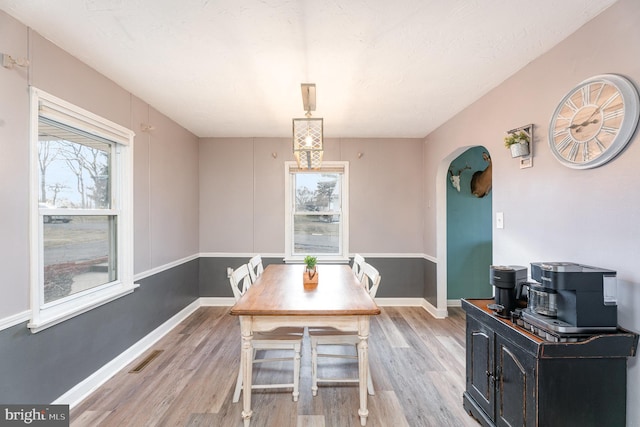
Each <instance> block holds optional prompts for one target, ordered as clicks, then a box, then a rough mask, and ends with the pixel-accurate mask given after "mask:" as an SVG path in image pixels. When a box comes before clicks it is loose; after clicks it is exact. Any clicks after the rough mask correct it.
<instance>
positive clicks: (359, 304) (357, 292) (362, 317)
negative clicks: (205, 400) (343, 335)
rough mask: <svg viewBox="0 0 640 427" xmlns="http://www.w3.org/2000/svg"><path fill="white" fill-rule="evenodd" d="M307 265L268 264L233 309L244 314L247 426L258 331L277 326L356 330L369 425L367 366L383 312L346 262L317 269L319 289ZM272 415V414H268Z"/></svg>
mask: <svg viewBox="0 0 640 427" xmlns="http://www.w3.org/2000/svg"><path fill="white" fill-rule="evenodd" d="M303 272H304V265H302V264H270V265H268V266H267V267H266V268H265V270H264V272H263V273H262V275H261V276H260V277H259V278H258V279H257V280H256V281H255V283H254V284H253V285H252V286H251V287H250V288H249V289H248V290H247V292H245V294H244V295H243V296H242V297H241V298H240V299H239V300H238V301H237V302H236V304H235V305H234V306H233V307H232V308H231V314H233V315H236V316H240V330H241V334H242V351H241V360H240V363H241V364H242V368H243V369H242V371H243V379H242V381H243V389H242V402H243V410H242V418H243V419H244V425H245V427H247V426H249V423H250V420H251V415H252V413H253V412H252V409H251V384H252V369H253V349H252V345H251V339H252V336H253V333H254V332H267V331H272V330H274V329H276V328H279V327H287V326H291V327H304V326H312V327H314V326H315V327H321V326H324V327H333V328H336V329H338V330H341V331H357V333H358V336H359V338H360V342H359V343H358V346H357V347H358V375H359V394H360V408H359V409H358V415H359V416H360V424H361V425H363V426H364V425H366V422H367V416H368V415H369V411H368V409H367V380H368V378H367V377H368V372H369V370H368V366H369V356H368V352H369V346H368V338H369V319H370V316H373V315H377V314H380V308H379V307H378V306H377V305H376V303H375V301H374V300H373V298H371V296H370V295H369V293H368V292H367V291H366V290H365V288H364V287H363V286H362V285H361V284H360V282H359V281H358V279H357V278H356V276H355V274H354V273H353V272H352V270H351V268H350V267H349V265H347V264H339V265H329V264H321V265H319V266H318V273H317V274H318V285H317V286H316V287H315V288H311V289H308V288H305V286H304V285H303V280H302V276H303ZM264 415H265V416H268V414H264Z"/></svg>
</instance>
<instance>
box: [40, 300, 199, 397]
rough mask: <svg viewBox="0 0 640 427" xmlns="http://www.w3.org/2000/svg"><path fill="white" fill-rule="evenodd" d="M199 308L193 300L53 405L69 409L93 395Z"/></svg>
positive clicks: (197, 303) (197, 302)
mask: <svg viewBox="0 0 640 427" xmlns="http://www.w3.org/2000/svg"><path fill="white" fill-rule="evenodd" d="M198 307H200V300H199V299H198V300H195V301H194V302H192V303H191V304H189V305H188V306H186V307H185V308H184V309H182V310H181V311H180V312H179V313H177V314H176V315H174V316H173V317H172V318H170V319H169V320H167V321H166V322H164V323H163V324H162V325H160V326H158V327H157V328H156V329H154V330H153V331H152V332H150V333H149V334H147V335H146V336H145V337H144V338H142V339H141V340H140V341H138V342H137V343H135V344H134V345H132V346H131V347H129V348H128V349H127V350H125V351H124V352H122V353H120V355H118V356H116V357H115V358H114V359H113V360H111V361H110V362H108V363H107V364H105V365H104V366H103V367H102V368H100V369H98V370H97V371H96V372H94V373H93V374H91V375H90V376H89V377H87V378H85V379H84V380H83V381H82V382H80V383H78V384H77V385H76V386H75V387H73V388H72V389H70V390H69V391H67V392H66V393H64V394H63V395H62V396H60V397H58V398H57V399H56V400H55V401H54V402H52V403H53V404H63V405H69V407H70V408H73V407H74V406H76V405H78V404H79V403H80V402H82V400H83V399H85V398H86V397H87V396H89V395H90V394H91V393H93V392H94V391H95V390H96V389H97V388H98V387H100V386H101V385H102V384H104V383H105V382H106V381H107V380H108V379H109V378H111V377H112V376H114V375H115V374H116V373H118V372H119V371H120V370H121V369H123V368H124V367H125V366H127V365H128V364H129V363H131V362H133V361H134V360H135V359H136V358H137V357H139V356H140V355H141V354H142V353H144V352H145V351H147V350H148V349H149V348H150V347H151V346H152V345H153V344H155V343H156V342H157V341H158V340H160V338H162V337H164V336H165V335H166V334H167V333H168V332H169V331H171V330H172V329H173V328H174V327H176V326H177V325H178V324H179V323H180V322H182V321H183V320H184V319H186V318H187V317H189V316H190V315H191V313H193V312H194V311H196V310H197V309H198Z"/></svg>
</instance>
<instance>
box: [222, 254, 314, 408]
mask: <svg viewBox="0 0 640 427" xmlns="http://www.w3.org/2000/svg"><path fill="white" fill-rule="evenodd" d="M229 283H230V284H231V289H232V291H233V296H234V298H235V300H236V301H238V300H239V299H240V297H242V295H244V293H245V292H246V291H247V290H248V289H249V288H250V287H251V285H252V281H251V277H250V275H249V264H243V265H242V266H240V267H238V268H237V269H236V270H234V271H233V273H232V274H231V276H230V277H229ZM303 335H304V328H278V329H276V330H274V331H270V332H254V333H253V339H252V340H251V345H252V347H253V356H252V359H253V360H252V363H254V364H258V363H268V362H282V361H287V360H292V361H293V381H292V382H290V383H278V384H255V383H254V384H252V385H251V389H252V390H253V389H274V388H290V387H291V388H293V392H292V396H293V401H294V402H297V401H298V396H299V395H300V392H299V384H300V352H301V349H302V339H303ZM258 350H292V351H293V355H292V356H290V357H271V358H267V357H264V358H257V357H256V353H257V351H258ZM241 391H242V364H241V365H240V368H239V369H238V379H237V381H236V388H235V390H234V392H233V402H234V403H235V402H238V401H239V400H240V392H241Z"/></svg>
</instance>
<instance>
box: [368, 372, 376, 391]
mask: <svg viewBox="0 0 640 427" xmlns="http://www.w3.org/2000/svg"><path fill="white" fill-rule="evenodd" d="M367 371H368V375H367V391H368V392H369V394H370V395H371V396H373V395H375V394H376V392H375V390H374V389H373V380H372V379H371V368H370V367H369V366H367Z"/></svg>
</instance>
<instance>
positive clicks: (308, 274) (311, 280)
mask: <svg viewBox="0 0 640 427" xmlns="http://www.w3.org/2000/svg"><path fill="white" fill-rule="evenodd" d="M317 263H318V258H316V257H314V256H311V255H307V256H306V257H304V264H305V268H304V276H303V283H304V287H305V288H314V287H316V286H318V269H317V267H316V264H317Z"/></svg>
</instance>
